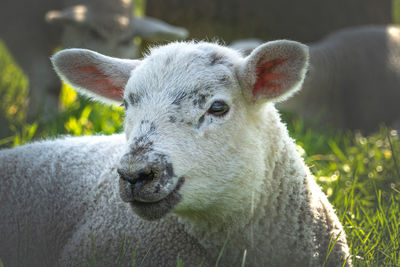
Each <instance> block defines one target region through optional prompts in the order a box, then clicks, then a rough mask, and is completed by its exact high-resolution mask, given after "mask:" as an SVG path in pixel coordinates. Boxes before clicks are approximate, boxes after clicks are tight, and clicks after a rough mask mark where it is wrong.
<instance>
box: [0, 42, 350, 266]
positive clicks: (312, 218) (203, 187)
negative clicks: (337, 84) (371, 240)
mask: <svg viewBox="0 0 400 267" xmlns="http://www.w3.org/2000/svg"><path fill="white" fill-rule="evenodd" d="M53 63H54V66H55V69H56V70H57V72H58V73H59V75H60V76H61V77H62V78H63V79H64V80H65V81H66V82H68V83H70V84H71V85H73V86H75V87H76V88H79V89H80V90H81V92H83V93H86V94H89V95H91V96H94V97H95V98H98V99H101V100H108V101H112V102H117V103H120V102H122V103H124V105H125V109H126V118H125V133H124V134H122V135H113V136H108V137H106V136H94V137H78V138H65V139H61V140H53V141H44V142H38V143H33V144H30V145H26V146H23V147H18V148H15V149H11V150H3V151H0V171H1V181H0V184H1V187H0V223H1V225H2V227H0V236H1V237H2V238H1V239H0V258H1V259H2V260H3V261H4V263H5V266H14V265H16V264H18V263H21V262H22V265H24V264H25V265H26V264H27V265H29V266H43V265H44V263H46V264H47V265H49V266H53V265H55V264H60V265H61V266H65V265H71V264H79V263H84V262H86V263H90V264H92V265H99V266H111V265H118V264H122V265H123V266H126V265H127V264H128V263H129V262H130V261H131V260H132V255H133V254H135V253H133V251H136V257H135V259H136V261H137V262H139V263H140V262H142V261H143V264H144V265H146V266H176V264H177V261H178V258H180V259H182V260H183V262H184V264H185V266H198V265H199V264H200V263H203V266H213V265H215V263H216V262H217V261H218V262H219V264H220V265H221V266H238V265H239V264H241V262H242V261H245V263H246V266H321V265H322V264H323V263H324V261H325V260H326V258H327V251H328V246H329V243H330V240H331V238H332V240H331V245H333V244H335V245H334V248H333V250H332V252H331V253H330V255H329V258H328V261H327V266H342V264H343V263H344V262H345V261H347V262H346V264H345V266H351V259H350V256H349V250H348V246H347V243H346V238H345V233H344V231H343V228H342V226H341V224H340V222H339V220H338V218H337V217H336V215H335V213H334V210H333V208H332V206H331V205H330V203H329V202H328V200H327V198H326V196H325V195H324V194H323V193H322V192H321V190H320V188H319V187H318V185H317V184H316V183H315V181H314V179H313V177H312V175H311V174H310V172H309V170H308V168H307V167H306V166H305V164H304V162H303V159H302V158H301V157H300V155H299V154H298V153H297V151H296V146H295V144H294V142H293V140H292V139H291V138H290V137H289V136H288V133H287V130H286V127H285V125H284V124H283V123H282V122H281V121H280V119H279V114H278V113H277V111H276V109H275V107H274V102H276V101H278V100H284V99H286V98H287V97H289V96H290V95H291V94H293V92H295V91H297V90H298V89H299V88H300V87H301V84H302V82H303V79H304V76H305V72H306V70H307V64H308V49H307V47H306V46H304V45H302V44H300V43H297V42H292V41H275V42H269V43H266V44H264V45H261V46H260V47H258V48H257V49H255V50H254V51H253V52H252V53H251V54H250V55H249V56H248V57H246V58H243V57H242V56H241V55H240V54H239V53H238V52H235V51H233V50H231V49H229V48H225V47H222V46H219V45H217V44H210V43H204V42H200V43H173V44H169V45H166V46H162V47H159V48H155V49H153V50H152V51H151V53H150V54H149V55H148V56H147V57H145V58H144V59H143V60H121V59H116V58H111V57H106V56H103V55H100V54H98V53H95V52H92V51H88V50H82V49H69V50H64V51H61V52H59V53H57V54H56V55H55V56H54V57H53ZM121 199H122V200H121ZM132 209H133V212H132ZM143 219H144V220H143ZM224 244H225V245H224ZM132 253H133V254H132ZM220 254H221V255H222V256H221V257H218V256H219V255H220ZM21 259H23V260H21Z"/></svg>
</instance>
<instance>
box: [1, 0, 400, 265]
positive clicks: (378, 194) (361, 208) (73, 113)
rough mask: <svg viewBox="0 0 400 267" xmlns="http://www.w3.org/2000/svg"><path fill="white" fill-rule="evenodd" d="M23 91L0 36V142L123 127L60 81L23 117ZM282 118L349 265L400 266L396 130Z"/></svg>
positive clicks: (399, 12)
mask: <svg viewBox="0 0 400 267" xmlns="http://www.w3.org/2000/svg"><path fill="white" fill-rule="evenodd" d="M392 3H393V20H394V22H400V0H395V1H393V2H392ZM136 8H137V9H136V10H135V12H136V14H138V15H143V13H144V10H145V1H144V0H141V1H136ZM136 41H138V40H136ZM27 95H28V81H27V79H26V77H25V76H24V74H23V73H22V71H21V70H20V69H19V68H18V66H17V65H16V64H15V63H14V61H13V58H12V56H11V55H10V54H9V53H8V51H7V48H6V47H5V46H4V44H3V43H1V42H0V99H1V101H0V113H1V114H2V115H1V116H0V127H1V130H0V132H1V134H2V136H0V146H1V147H3V148H4V147H13V146H16V145H22V144H24V143H26V142H30V141H33V140H38V139H43V138H54V137H56V136H59V135H74V136H78V135H92V134H106V135H108V134H112V133H116V132H121V131H122V127H123V126H122V122H123V118H124V115H123V113H124V112H123V108H121V107H116V106H105V105H103V104H100V103H95V102H92V101H90V100H88V99H87V98H85V97H82V96H80V95H78V94H77V93H76V91H74V90H73V89H71V88H70V87H68V86H66V85H63V87H62V91H61V94H60V105H59V114H57V115H56V116H54V117H53V118H52V119H50V120H43V119H42V118H40V117H39V118H37V119H36V120H34V121H31V122H28V121H27V118H26V117H27V116H26V115H27V114H26V107H27ZM282 116H283V120H284V121H286V123H287V125H288V128H289V130H290V134H291V136H292V137H293V138H295V139H296V140H297V144H298V150H299V151H300V153H302V154H303V156H304V157H305V161H306V163H307V164H308V166H310V168H311V170H312V172H313V173H314V174H315V176H316V180H317V181H318V183H319V184H320V185H321V186H322V188H323V190H324V191H325V192H326V193H327V195H328V197H329V199H330V201H331V202H332V203H333V205H334V206H335V207H336V209H337V211H338V214H339V217H340V219H341V221H342V223H343V224H344V225H345V230H346V233H347V235H348V240H349V244H350V247H351V252H352V254H353V255H354V259H353V260H354V263H355V266H400V233H399V232H400V142H399V137H398V134H399V133H398V132H396V131H395V130H393V129H389V128H387V127H386V126H385V125H382V127H381V129H380V131H378V132H376V133H374V134H371V135H369V136H363V135H362V134H360V133H358V132H349V131H341V130H333V129H331V130H324V131H322V130H318V129H317V128H316V127H313V125H312V123H309V122H307V123H305V122H304V121H303V120H302V118H299V117H296V115H295V114H286V113H284V114H283V115H282Z"/></svg>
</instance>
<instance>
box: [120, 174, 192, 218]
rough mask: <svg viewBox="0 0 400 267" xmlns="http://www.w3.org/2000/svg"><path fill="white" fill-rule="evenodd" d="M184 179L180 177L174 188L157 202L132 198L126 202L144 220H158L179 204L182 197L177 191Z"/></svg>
mask: <svg viewBox="0 0 400 267" xmlns="http://www.w3.org/2000/svg"><path fill="white" fill-rule="evenodd" d="M184 181H185V178H184V177H180V178H178V181H177V182H176V185H175V188H174V189H173V190H172V191H171V192H170V193H169V194H168V195H166V196H165V197H164V198H162V199H160V200H157V201H141V200H138V199H137V198H135V197H134V196H133V197H132V198H131V199H129V200H128V201H126V200H125V201H126V202H128V203H129V204H130V205H131V207H132V209H133V210H134V212H135V213H136V214H137V215H139V216H140V217H142V218H143V219H146V220H158V219H161V218H162V217H164V216H165V215H166V214H167V213H168V212H170V211H171V210H172V209H173V208H174V207H175V206H176V204H178V203H179V201H180V200H181V198H182V196H181V194H180V193H179V190H180V188H181V186H182V184H183V183H184ZM123 199H124V198H123Z"/></svg>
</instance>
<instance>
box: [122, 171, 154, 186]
mask: <svg viewBox="0 0 400 267" xmlns="http://www.w3.org/2000/svg"><path fill="white" fill-rule="evenodd" d="M117 172H118V174H119V176H120V177H121V179H122V180H125V181H127V182H129V183H131V184H132V185H134V186H141V185H143V184H145V183H146V182H149V181H152V180H153V179H154V178H155V176H156V175H155V172H154V171H153V170H152V169H151V168H143V169H140V170H138V171H136V172H133V173H130V172H127V171H125V170H123V169H117Z"/></svg>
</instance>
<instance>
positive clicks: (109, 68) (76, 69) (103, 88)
mask: <svg viewBox="0 0 400 267" xmlns="http://www.w3.org/2000/svg"><path fill="white" fill-rule="evenodd" d="M51 61H52V63H53V66H54V69H55V70H56V72H57V74H58V75H59V76H60V77H61V79H62V80H63V81H65V82H66V83H68V84H70V85H72V86H73V87H74V88H76V89H78V90H79V91H80V92H82V93H83V94H86V95H88V96H90V97H94V98H95V99H98V100H100V101H103V102H108V103H114V104H116V103H121V102H122V96H123V91H124V88H125V85H126V83H127V82H128V79H129V77H130V75H131V72H132V70H133V69H135V68H136V67H137V66H138V65H139V64H140V60H129V59H118V58H113V57H108V56H104V55H101V54H99V53H96V52H93V51H90V50H86V49H65V50H62V51H60V52H58V53H56V54H55V55H54V56H53V57H52V58H51Z"/></svg>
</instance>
